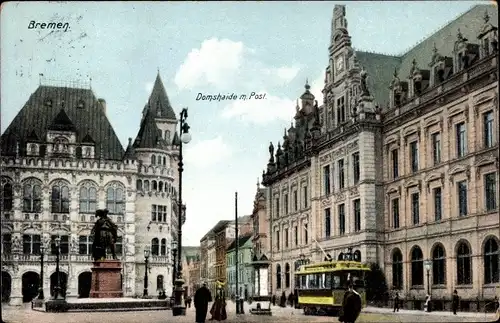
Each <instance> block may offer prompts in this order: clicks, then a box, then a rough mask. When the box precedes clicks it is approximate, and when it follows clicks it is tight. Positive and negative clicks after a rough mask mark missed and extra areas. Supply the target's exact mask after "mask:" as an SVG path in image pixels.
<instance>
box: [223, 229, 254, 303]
mask: <svg viewBox="0 0 500 323" xmlns="http://www.w3.org/2000/svg"><path fill="white" fill-rule="evenodd" d="M251 238H252V236H251V235H244V236H240V238H239V245H238V287H237V286H236V241H233V242H232V243H231V244H230V245H229V247H228V248H227V251H226V281H227V287H228V294H229V296H231V297H232V296H236V295H238V296H241V297H243V298H244V299H248V298H249V297H252V296H253V295H254V279H253V268H252V266H251V261H252V256H253V244H252V239H251Z"/></svg>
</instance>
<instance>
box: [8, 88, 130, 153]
mask: <svg viewBox="0 0 500 323" xmlns="http://www.w3.org/2000/svg"><path fill="white" fill-rule="evenodd" d="M48 100H50V101H51V104H50V105H48V104H46V103H47V101H48ZM49 128H56V129H57V128H59V129H60V130H65V129H67V130H73V131H75V133H76V142H77V143H82V142H84V141H87V140H88V137H87V135H90V136H91V138H92V140H93V141H94V142H95V153H96V154H95V155H96V158H101V157H102V158H103V159H105V160H121V159H122V157H123V153H124V150H123V147H122V145H121V143H120V140H119V139H118V137H117V136H116V133H115V131H114V129H113V127H112V126H111V124H110V122H109V120H108V118H107V117H106V114H105V112H104V109H103V106H102V105H101V103H100V102H99V101H98V100H97V98H96V97H95V96H94V93H93V92H92V90H90V89H81V88H69V87H56V86H46V85H41V86H39V87H38V88H37V89H36V91H35V92H34V93H33V94H32V95H31V96H30V98H29V99H28V101H27V102H26V103H25V105H24V107H23V108H22V109H21V111H19V113H18V114H17V115H16V116H15V117H14V119H13V120H12V122H11V123H10V125H9V126H8V127H7V129H6V130H5V132H4V133H3V134H2V136H1V152H2V155H4V156H15V155H16V146H17V143H19V154H20V156H26V144H27V142H28V141H30V139H28V137H30V138H33V137H36V138H38V140H40V141H45V140H46V136H47V132H48V130H49ZM84 139H85V140H84ZM101 152H102V154H103V156H101Z"/></svg>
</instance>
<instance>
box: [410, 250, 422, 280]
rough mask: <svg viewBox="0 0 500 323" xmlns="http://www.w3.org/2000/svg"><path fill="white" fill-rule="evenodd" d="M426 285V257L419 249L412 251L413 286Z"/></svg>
mask: <svg viewBox="0 0 500 323" xmlns="http://www.w3.org/2000/svg"><path fill="white" fill-rule="evenodd" d="M423 284H424V255H423V253H422V250H421V249H420V248H419V247H414V248H413V250H412V251H411V286H421V285H423Z"/></svg>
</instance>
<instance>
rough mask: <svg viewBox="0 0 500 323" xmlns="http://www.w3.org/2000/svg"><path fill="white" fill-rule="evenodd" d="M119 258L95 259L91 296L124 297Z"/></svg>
mask: <svg viewBox="0 0 500 323" xmlns="http://www.w3.org/2000/svg"><path fill="white" fill-rule="evenodd" d="M121 271H122V267H121V263H120V261H119V260H104V261H94V266H93V267H92V285H91V289H90V298H119V297H123V290H122V277H121Z"/></svg>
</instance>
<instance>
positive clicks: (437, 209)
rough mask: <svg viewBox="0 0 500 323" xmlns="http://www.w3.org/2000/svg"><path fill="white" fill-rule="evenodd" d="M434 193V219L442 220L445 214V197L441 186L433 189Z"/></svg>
mask: <svg viewBox="0 0 500 323" xmlns="http://www.w3.org/2000/svg"><path fill="white" fill-rule="evenodd" d="M433 195H434V221H441V219H442V216H443V198H442V196H441V187H436V188H434V189H433Z"/></svg>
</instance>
